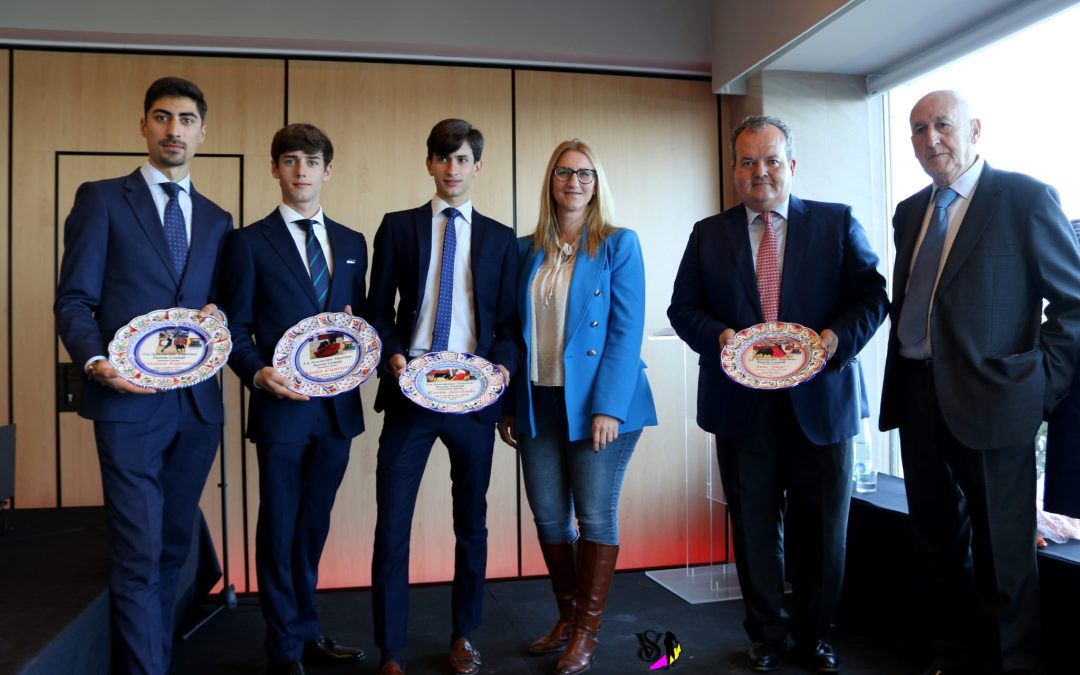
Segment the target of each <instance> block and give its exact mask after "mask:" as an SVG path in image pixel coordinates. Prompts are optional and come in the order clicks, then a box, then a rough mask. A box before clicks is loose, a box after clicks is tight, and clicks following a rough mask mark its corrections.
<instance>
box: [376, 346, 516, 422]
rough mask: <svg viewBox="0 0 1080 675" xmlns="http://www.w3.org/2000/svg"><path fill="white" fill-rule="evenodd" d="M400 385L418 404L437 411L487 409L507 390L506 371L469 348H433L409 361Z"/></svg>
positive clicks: (459, 412) (469, 411) (456, 412)
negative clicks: (475, 354)
mask: <svg viewBox="0 0 1080 675" xmlns="http://www.w3.org/2000/svg"><path fill="white" fill-rule="evenodd" d="M398 385H399V386H400V387H401V391H402V393H404V394H405V396H406V398H408V399H409V400H411V401H412V402H413V403H415V404H416V405H419V406H422V407H424V408H427V409H428V410H435V411H437V412H444V413H454V414H459V415H460V414H464V413H471V412H476V411H477V410H483V409H484V408H486V407H488V406H489V405H491V404H492V403H494V402H495V401H497V400H499V397H500V396H502V394H503V392H504V391H505V390H506V384H505V383H504V382H503V377H502V372H501V371H500V370H499V368H498V366H496V365H495V364H493V363H492V362H490V361H488V360H487V359H485V358H481V357H479V356H474V355H473V354H468V353H466V352H450V351H447V352H429V353H427V354H424V355H423V356H421V357H418V358H415V359H413V360H412V361H409V365H407V366H405V370H404V371H402V373H401V376H400V377H398Z"/></svg>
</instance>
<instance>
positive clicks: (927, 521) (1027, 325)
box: [880, 91, 1080, 675]
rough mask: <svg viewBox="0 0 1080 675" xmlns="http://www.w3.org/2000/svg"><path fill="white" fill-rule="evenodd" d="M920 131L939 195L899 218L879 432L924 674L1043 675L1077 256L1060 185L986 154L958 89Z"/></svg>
mask: <svg viewBox="0 0 1080 675" xmlns="http://www.w3.org/2000/svg"><path fill="white" fill-rule="evenodd" d="M910 122H911V143H912V147H913V148H914V150H915V156H916V157H917V158H918V160H919V163H920V164H921V165H922V167H923V170H924V171H926V173H927V175H929V176H930V177H931V178H932V179H933V184H932V185H930V186H927V187H926V188H924V189H923V190H920V191H919V192H918V193H916V194H914V195H912V196H911V197H909V198H907V199H905V200H904V201H902V202H900V203H899V204H898V205H897V206H896V213H895V215H894V216H893V230H894V239H895V241H896V266H895V270H894V273H893V278H894V283H893V296H894V299H893V304H892V310H891V311H892V317H891V318H892V329H891V331H890V334H889V350H888V359H887V361H886V365H885V380H884V385H883V387H884V389H883V391H882V400H881V420H880V424H881V428H882V430H885V429H893V428H896V427H899V429H900V450H901V453H902V456H903V461H904V482H905V487H906V489H907V498H908V509H909V512H910V514H911V523H912V526H913V527H914V530H915V544H916V550H915V551H914V555H915V559H916V560H918V561H919V564H920V570H919V572H920V574H919V579H920V581H921V582H922V584H923V587H924V589H923V590H924V591H925V596H926V597H925V600H924V602H925V603H926V606H927V611H926V612H925V616H926V617H927V621H926V626H927V630H928V632H929V634H930V640H931V646H932V650H933V664H932V666H931V667H930V669H929V670H928V671H927V673H945V674H946V675H948V674H949V673H952V672H956V671H957V669H961V670H962V672H981V673H999V672H1006V673H1034V672H1038V671H1039V669H1040V668H1041V664H1040V661H1041V658H1040V647H1039V588H1038V575H1037V571H1036V564H1035V544H1034V542H1035V515H1036V514H1035V449H1034V439H1035V434H1036V432H1037V431H1038V428H1039V425H1040V424H1041V422H1042V420H1043V417H1044V415H1045V414H1046V413H1048V412H1050V411H1052V410H1054V408H1055V407H1056V406H1057V404H1058V402H1059V401H1060V400H1061V399H1062V398H1063V397H1064V396H1065V394H1066V392H1067V391H1068V388H1069V383H1070V381H1071V380H1072V376H1073V368H1074V364H1075V362H1076V359H1077V347H1078V343H1077V338H1078V336H1080V252H1078V250H1077V243H1076V237H1075V235H1074V234H1073V231H1072V228H1071V227H1070V226H1069V221H1068V219H1067V218H1066V217H1065V214H1064V213H1062V211H1061V206H1060V203H1059V201H1058V196H1057V192H1056V191H1055V190H1054V189H1053V188H1052V187H1050V186H1048V185H1045V184H1043V183H1040V182H1038V181H1036V180H1034V179H1033V178H1030V177H1028V176H1025V175H1023V174H1018V173H1009V172H1006V171H999V170H997V169H994V168H992V167H991V166H990V165H989V164H987V163H986V161H985V160H984V159H983V158H982V157H980V156H979V154H978V153H977V152H976V150H975V144H976V143H977V142H978V140H979V137H980V135H981V133H982V125H981V123H980V121H979V120H978V118H975V117H972V115H971V112H970V110H969V107H968V104H967V103H966V102H965V101H964V100H963V98H961V97H960V96H959V95H958V94H957V93H956V92H951V91H936V92H932V93H930V94H927V95H926V96H924V97H923V98H921V99H920V100H919V102H918V103H917V104H916V105H915V107H914V108H913V109H912V111H911V116H910ZM1044 301H1045V307H1044V306H1043V305H1044ZM1044 317H1045V318H1044ZM979 646H981V648H980V647H979Z"/></svg>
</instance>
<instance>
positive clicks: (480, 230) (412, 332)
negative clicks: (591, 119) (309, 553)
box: [368, 119, 517, 675]
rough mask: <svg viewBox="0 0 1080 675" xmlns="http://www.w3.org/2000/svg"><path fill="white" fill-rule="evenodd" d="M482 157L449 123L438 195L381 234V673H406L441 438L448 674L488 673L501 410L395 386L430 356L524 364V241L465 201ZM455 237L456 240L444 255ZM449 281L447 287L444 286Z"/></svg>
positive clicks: (480, 141) (437, 136)
mask: <svg viewBox="0 0 1080 675" xmlns="http://www.w3.org/2000/svg"><path fill="white" fill-rule="evenodd" d="M483 149H484V137H483V136H482V135H481V134H480V131H479V130H478V129H475V128H473V127H472V125H470V124H469V123H468V122H466V121H464V120H458V119H447V120H443V121H441V122H439V123H438V124H436V125H435V127H434V128H433V129H432V130H431V134H430V135H429V136H428V140H427V151H428V154H427V169H428V173H429V174H430V175H431V176H432V178H434V181H435V196H434V198H432V200H431V201H430V202H428V203H425V204H423V205H422V206H420V207H418V208H415V209H411V210H408V211H399V212H396V213H388V214H386V216H385V217H384V218H383V221H382V224H381V225H380V226H379V230H378V232H377V233H376V234H375V246H374V251H373V253H372V271H371V290H370V293H369V296H368V301H369V304H370V311H371V313H372V316H373V318H374V320H375V325H376V328H377V329H378V331H379V336H380V337H381V338H382V341H383V361H384V363H385V365H386V367H385V369H384V372H381V373H380V379H379V392H378V395H377V397H376V399H375V409H376V410H381V411H385V413H386V414H385V419H384V422H383V430H382V435H381V436H380V437H379V459H378V469H377V474H376V500H377V503H378V521H377V524H376V526H375V551H374V557H373V559H372V562H371V576H372V579H371V583H372V595H373V601H372V602H373V605H374V607H373V609H374V614H375V642H376V644H378V645H379V648H380V649H381V650H382V670H381V671H380V672H381V673H383V675H392V674H394V673H401V672H403V664H404V662H403V660H402V650H403V649H404V647H405V642H406V628H407V626H408V603H409V535H410V534H411V532H412V517H413V511H414V509H415V506H416V495H417V492H418V491H419V489H420V479H421V478H422V477H423V475H424V467H425V465H426V464H427V460H428V455H429V454H430V453H431V446H432V444H433V443H434V442H435V439H440V440H442V442H443V443H444V444H445V445H446V447H447V449H448V450H449V452H450V477H451V480H452V481H453V488H452V495H453V501H454V504H453V515H454V534H455V536H456V537H457V546H456V548H455V552H454V584H453V595H452V611H453V631H452V633H451V637H450V646H451V650H450V666H451V669H452V670H453V672H455V673H464V674H471V673H476V672H478V671H479V669H480V653H479V652H478V651H477V650H476V649H475V648H474V647H473V645H472V642H471V641H470V634H471V632H472V631H474V630H476V629H477V628H479V626H480V620H481V616H482V614H483V594H484V576H485V573H486V568H487V525H486V519H487V498H486V495H487V489H488V481H489V480H490V478H491V456H492V452H493V450H494V445H495V423H496V422H497V421H498V420H499V418H500V407H499V405H498V404H496V405H492V406H490V407H488V408H485V409H484V410H481V411H479V412H476V413H470V414H466V415H451V414H445V413H439V412H433V411H430V410H427V409H425V408H421V407H420V406H418V405H416V404H414V403H412V402H411V401H409V400H408V399H406V398H405V397H404V395H403V394H402V393H401V389H400V388H399V387H398V382H397V379H398V376H399V375H400V374H401V372H402V371H403V370H404V369H405V366H406V363H407V360H408V359H409V358H412V357H416V356H420V355H422V354H424V353H426V352H428V351H432V350H436V351H438V350H440V349H450V350H453V351H461V352H469V353H473V354H476V355H478V356H482V357H484V358H486V359H487V360H489V361H491V362H492V363H495V364H497V365H498V366H499V369H500V370H501V371H502V373H503V377H504V378H509V371H512V370H513V369H514V367H515V365H516V363H517V347H516V346H515V344H514V341H513V340H514V338H513V334H514V326H515V309H514V286H515V284H516V281H517V242H516V240H515V238H514V232H513V230H511V229H510V228H508V227H506V226H505V225H502V224H500V223H498V222H496V221H494V220H492V219H490V218H486V217H484V216H482V215H480V213H479V212H478V211H477V210H476V209H474V208H473V205H472V201H471V199H470V197H469V192H470V190H471V188H472V184H473V181H474V180H475V179H476V177H477V175H478V174H479V173H480V169H481V167H482V161H481V159H480V156H481V153H482V152H483ZM451 236H452V237H453V238H452V239H451ZM447 240H450V241H453V242H455V243H454V244H453V245H452V246H447V247H444V244H445V243H446V242H447ZM444 251H445V252H446V253H445V254H444ZM441 279H446V280H447V283H446V284H441V283H440V280H441ZM451 286H452V294H450V297H452V304H451V306H449V307H448V306H446V305H444V303H443V302H441V301H440V296H446V295H448V292H449V291H451ZM395 298H398V299H397V303H396V304H397V306H396V309H395ZM443 310H445V312H444V311H443ZM437 318H438V321H437V320H436V319H437ZM447 321H448V323H449V325H448V326H447ZM436 324H440V326H438V327H437V326H436ZM446 330H448V333H449V334H448V335H446V334H445V333H443V334H442V336H441V340H442V341H443V342H446V345H445V346H444V345H442V344H440V342H439V336H438V334H439V332H440V331H446Z"/></svg>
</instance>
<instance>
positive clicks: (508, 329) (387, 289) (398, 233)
mask: <svg viewBox="0 0 1080 675" xmlns="http://www.w3.org/2000/svg"><path fill="white" fill-rule="evenodd" d="M470 245H471V255H472V259H471V264H472V276H473V293H474V301H475V304H474V306H473V311H474V314H475V317H476V355H477V356H482V357H484V358H485V359H487V360H488V361H491V362H492V363H496V364H500V365H502V366H505V367H506V369H507V370H509V371H510V373H511V374H513V373H514V370H515V368H516V367H517V362H518V350H517V345H516V344H515V342H514V326H515V320H516V314H515V308H514V283H515V280H516V279H517V249H516V248H515V243H514V231H513V230H511V229H510V228H509V227H507V226H506V225H503V224H502V223H499V222H498V221H495V220H492V219H491V218H488V217H486V216H483V215H481V214H480V212H479V211H477V210H476V209H475V208H474V209H473V218H472V236H471V238H470ZM430 261H431V202H426V203H424V204H423V205H422V206H419V207H417V208H415V209H410V210H408V211H397V212H394V213H388V214H386V215H385V216H383V220H382V223H381V224H380V225H379V229H378V231H377V232H376V233H375V245H374V247H373V250H372V257H371V287H370V289H369V291H368V305H369V311H370V312H371V316H372V320H373V321H374V324H375V328H376V329H377V330H378V331H379V338H380V339H381V340H382V343H383V361H384V363H385V361H386V360H387V359H389V358H390V357H391V356H393V355H394V354H404V355H406V356H407V355H408V353H409V349H410V347H411V343H412V335H413V330H414V329H415V327H416V322H417V319H418V315H417V313H418V311H419V309H420V305H421V304H422V303H423V301H424V288H425V285H426V283H427V271H428V264H429V263H430ZM400 404H407V405H409V406H412V405H413V404H412V403H410V402H408V400H407V399H406V398H405V397H404V396H403V395H402V393H401V389H400V388H399V387H398V384H397V381H396V380H395V379H394V378H393V377H390V376H389V374H388V373H386V372H384V369H382V368H380V369H379V391H378V394H376V397H375V410H376V411H383V410H385V409H386V408H387V407H388V406H390V405H400ZM500 409H501V408H500V406H499V405H492V406H489V407H487V408H485V409H483V410H481V411H480V412H478V413H475V414H476V415H477V416H478V417H479V418H480V419H481V420H483V421H484V422H491V423H494V422H496V421H498V419H499V417H500Z"/></svg>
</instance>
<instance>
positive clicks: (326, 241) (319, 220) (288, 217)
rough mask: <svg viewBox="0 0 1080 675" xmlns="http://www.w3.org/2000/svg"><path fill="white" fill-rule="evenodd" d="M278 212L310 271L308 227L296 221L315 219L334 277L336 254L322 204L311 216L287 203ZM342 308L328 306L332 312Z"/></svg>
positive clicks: (320, 240)
mask: <svg viewBox="0 0 1080 675" xmlns="http://www.w3.org/2000/svg"><path fill="white" fill-rule="evenodd" d="M278 213H280V214H281V217H282V218H283V219H284V220H285V224H286V226H287V227H288V228H289V234H291V235H292V238H293V243H295V244H296V250H297V251H299V252H300V259H301V260H303V261H304V265H307V268H308V271H309V272H310V271H311V265H309V264H308V259H307V229H305V228H304V227H302V226H300V225H297V224H296V221H298V220H314V221H315V238H316V239H318V240H319V244H320V245H321V246H322V252H323V258H325V259H326V271H327V273H329V274H330V277H331V279H332V278H333V276H334V256H332V255H330V253H331V252H330V237H328V236H327V235H326V223H325V222H324V221H323V210H322V207H321V206H320V207H319V210H318V212H317V213H316V214H315V215H313V216H312V217H311V218H304V216H302V215H300V214H299V213H297V212H296V211H295V210H294V209H293V208H292V207H291V206H288V205H287V204H280V205H279V206H278ZM341 310H342V308H340V307H329V308H327V311H330V312H340V311H341Z"/></svg>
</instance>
